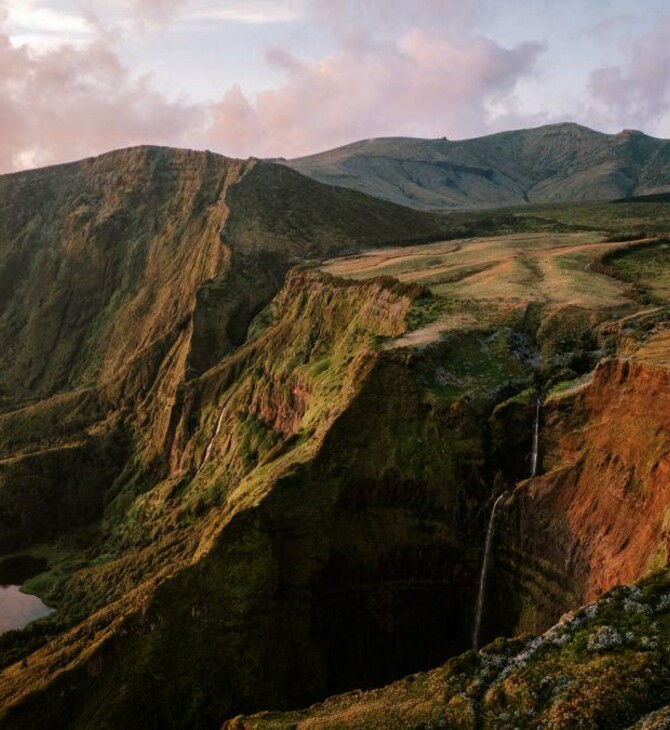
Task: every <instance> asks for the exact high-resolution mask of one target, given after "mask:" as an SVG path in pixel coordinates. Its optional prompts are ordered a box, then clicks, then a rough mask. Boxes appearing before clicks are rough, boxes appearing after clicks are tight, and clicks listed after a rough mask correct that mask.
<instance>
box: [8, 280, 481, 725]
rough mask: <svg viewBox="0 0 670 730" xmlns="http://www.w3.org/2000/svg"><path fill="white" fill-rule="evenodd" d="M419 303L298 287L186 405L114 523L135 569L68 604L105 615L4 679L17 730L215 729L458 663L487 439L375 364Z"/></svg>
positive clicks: (459, 413) (344, 286)
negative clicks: (152, 478)
mask: <svg viewBox="0 0 670 730" xmlns="http://www.w3.org/2000/svg"><path fill="white" fill-rule="evenodd" d="M420 294H421V290H420V289H418V288H417V287H415V286H405V285H401V284H398V283H397V282H392V281H386V282H379V281H372V282H365V283H353V282H352V283H345V282H342V281H339V280H335V279H332V278H331V277H328V276H326V275H323V274H318V273H305V274H299V273H296V272H294V273H292V274H290V275H289V277H288V278H287V280H286V284H285V286H284V288H283V290H282V292H281V293H280V294H279V295H278V296H277V297H276V298H275V299H274V301H273V302H272V305H271V307H270V308H269V310H267V311H266V312H264V313H262V314H261V316H260V317H259V322H258V323H255V324H254V326H253V327H252V331H253V332H255V333H256V336H255V338H254V339H252V340H251V341H250V342H248V343H247V344H245V345H244V346H243V347H241V348H240V349H239V350H238V351H236V352H235V353H234V354H232V355H231V356H229V357H228V358H226V359H225V360H224V361H223V362H222V363H221V364H220V365H218V366H217V367H215V368H213V369H211V370H209V371H208V372H207V373H205V374H204V375H202V376H201V377H199V378H196V379H194V380H192V381H190V382H189V383H187V384H185V385H184V386H183V387H182V389H181V391H180V394H179V397H178V401H177V404H176V406H175V409H174V413H175V414H177V415H175V417H174V418H173V421H172V422H173V425H172V427H171V437H170V440H169V441H170V445H171V448H170V454H169V457H170V458H169V472H168V473H167V478H166V479H164V480H163V481H162V482H160V483H158V484H157V485H156V486H154V487H153V488H152V489H150V490H148V491H147V492H146V493H145V494H143V495H141V496H139V497H135V498H134V500H133V501H132V507H131V508H130V509H127V508H126V509H123V510H122V509H121V504H122V503H123V502H124V500H126V503H127V500H128V499H129V497H128V494H132V490H131V492H130V493H127V492H124V491H123V490H122V491H121V492H120V493H119V495H118V496H117V498H116V500H115V502H114V503H113V504H112V505H111V506H110V508H109V509H108V515H109V518H110V519H111V516H112V515H113V514H117V513H118V514H119V515H122V516H121V517H119V518H118V524H117V526H116V528H115V535H116V537H117V539H119V540H121V541H122V543H123V544H124V545H125V546H126V548H125V550H124V553H123V554H122V556H121V557H119V558H118V559H117V560H114V561H112V562H109V563H107V564H103V565H101V566H100V567H97V568H91V569H88V570H85V571H83V572H82V573H81V574H79V575H77V576H75V578H74V579H73V580H72V581H71V583H70V584H69V586H67V587H66V592H67V593H69V594H70V597H69V602H70V603H69V604H66V605H71V606H72V605H73V604H76V605H77V606H78V607H79V610H80V611H81V607H82V606H88V607H89V611H93V610H94V609H95V608H96V607H99V608H101V610H99V611H98V612H97V613H93V615H91V617H90V618H88V619H84V620H83V622H82V623H81V624H80V625H79V626H77V627H75V628H74V629H72V630H71V631H70V632H69V633H65V634H62V635H61V636H60V637H58V638H57V639H56V640H54V641H52V642H51V643H50V644H47V645H46V646H45V647H44V648H43V649H41V650H39V651H38V652H36V653H34V654H33V655H32V656H31V659H30V666H29V667H21V666H18V665H14V666H13V667H9V668H8V669H6V670H5V672H4V674H3V675H2V677H1V678H0V692H2V704H3V706H4V708H5V713H6V714H5V721H6V722H7V723H11V724H12V726H13V727H17V728H18V727H30V726H32V724H34V722H35V721H36V718H37V717H40V718H41V720H40V721H41V722H47V723H49V722H52V719H53V722H56V718H58V721H59V722H63V721H64V720H67V722H68V723H69V724H70V725H71V726H72V727H87V726H89V725H87V723H91V722H93V723H94V724H95V723H96V722H103V721H104V722H107V723H110V724H111V725H112V726H114V725H117V726H124V727H140V726H142V724H143V723H145V721H146V720H147V718H148V717H152V718H154V719H155V718H160V721H161V723H163V724H167V725H169V724H170V723H174V725H175V726H176V727H179V726H183V725H184V724H188V723H189V722H190V719H189V718H191V717H197V718H199V720H198V721H199V722H202V723H204V726H209V725H214V724H216V723H218V722H221V721H223V719H225V717H227V716H229V715H230V714H231V713H233V712H235V711H239V710H243V709H251V708H258V707H262V706H287V705H295V704H297V703H300V702H304V701H307V700H309V699H312V698H317V697H319V696H324V695H325V694H328V693H332V692H334V691H338V690H340V689H346V688H351V687H352V686H360V685H362V686H371V685H374V684H378V683H382V682H384V681H387V680H389V679H391V678H394V677H397V676H400V675H402V674H404V673H406V672H410V671H415V670H416V669H421V668H427V667H429V666H432V665H433V664H435V663H436V662H439V661H440V658H441V657H443V656H445V655H449V654H453V653H455V652H458V651H460V650H462V649H464V648H466V646H467V637H468V636H469V626H470V622H471V615H470V611H469V610H468V611H466V612H464V611H463V602H464V600H466V601H467V604H468V606H469V605H471V604H473V603H474V600H475V594H474V589H475V585H476V580H477V571H478V562H479V551H478V550H476V549H474V550H473V549H472V548H470V547H469V546H470V545H472V544H476V543H478V542H479V532H480V529H481V513H480V504H481V501H482V499H484V498H485V496H486V495H487V494H488V493H489V490H490V474H489V471H488V468H487V466H486V458H487V449H488V445H487V443H486V429H485V428H484V427H483V424H485V421H486V419H485V416H483V414H482V413H480V412H479V411H478V410H477V409H475V408H467V407H463V406H457V405H452V404H450V403H449V402H446V401H443V400H441V399H440V398H436V396H435V394H434V393H432V392H431V391H430V389H428V388H426V387H425V385H424V384H423V382H422V373H423V368H424V366H423V365H422V363H421V356H417V357H419V359H418V361H416V362H414V360H415V358H414V357H412V356H410V355H408V354H407V353H402V352H400V353H395V352H393V351H388V352H381V351H379V350H378V343H379V342H380V340H383V339H385V338H389V337H397V336H399V335H400V334H402V333H403V332H404V331H405V328H406V325H405V319H406V317H407V314H408V311H409V309H410V306H411V305H412V303H413V301H414V299H415V298H416V297H417V296H418V295H420ZM115 519H116V518H115ZM147 566H151V570H150V572H149V575H146V574H145V575H144V576H142V572H143V571H146V569H147ZM464 597H465V598H464ZM71 610H74V609H71ZM417 617H418V620H417ZM241 657H244V658H243V659H241ZM119 672H122V673H123V675H124V679H123V680H120V679H119V674H118V673H119ZM119 682H120V684H119ZM35 688H40V690H39V692H38V694H37V695H31V694H30V692H32V690H34V689H35ZM198 698H199V699H198ZM194 702H195V704H194ZM45 708H48V710H46V709H45ZM45 718H52V719H45ZM91 718H93V719H91Z"/></svg>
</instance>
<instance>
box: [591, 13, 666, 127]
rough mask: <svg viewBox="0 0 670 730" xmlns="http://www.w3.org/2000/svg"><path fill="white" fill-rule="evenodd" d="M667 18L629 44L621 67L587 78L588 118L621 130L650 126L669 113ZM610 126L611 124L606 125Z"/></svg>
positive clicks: (601, 70) (596, 72)
mask: <svg viewBox="0 0 670 730" xmlns="http://www.w3.org/2000/svg"><path fill="white" fill-rule="evenodd" d="M668 48H670V16H666V17H665V18H664V19H662V20H661V22H659V23H657V24H656V26H655V28H654V29H653V30H652V31H650V32H648V33H645V34H644V35H642V36H640V37H639V38H638V39H637V40H636V41H635V42H634V43H632V44H631V47H630V53H629V56H628V60H627V62H626V63H624V64H620V65H610V66H602V67H600V68H597V69H595V70H594V71H592V72H591V74H590V81H589V93H590V97H591V99H592V102H591V109H590V111H589V113H590V115H591V116H592V118H594V119H596V120H599V121H602V122H603V123H604V124H607V121H608V120H612V119H615V120H616V123H617V125H618V126H619V127H621V126H639V127H646V126H653V125H654V123H655V122H657V121H658V120H659V119H660V118H662V117H663V116H664V115H666V114H667V113H668V110H669V109H670V53H669V52H668ZM608 126H611V123H610V124H609V125H608Z"/></svg>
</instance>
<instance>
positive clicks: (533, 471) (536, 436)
mask: <svg viewBox="0 0 670 730" xmlns="http://www.w3.org/2000/svg"><path fill="white" fill-rule="evenodd" d="M541 408H542V400H541V399H540V396H538V397H537V398H536V400H535V424H534V426H533V454H532V456H531V461H530V464H531V467H530V475H531V477H536V476H537V467H538V462H539V454H540V409H541Z"/></svg>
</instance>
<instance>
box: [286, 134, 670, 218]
mask: <svg viewBox="0 0 670 730" xmlns="http://www.w3.org/2000/svg"><path fill="white" fill-rule="evenodd" d="M281 162H283V164H286V165H288V166H290V167H292V168H293V169H295V170H298V171H299V172H301V173H303V174H305V175H307V176H309V177H312V178H314V179H316V180H319V181H321V182H326V183H328V184H331V185H339V186H341V187H349V188H352V189H355V190H359V191H361V192H366V193H368V194H369V195H374V196H376V197H379V198H382V199H384V200H389V201H392V202H395V203H399V204H401V205H407V206H409V207H413V208H418V209H425V210H459V209H469V208H486V207H505V206H516V205H524V204H528V203H553V202H582V201H588V200H613V199H616V198H628V197H633V196H636V195H644V194H653V193H661V192H666V191H667V190H669V189H670V141H668V140H664V139H659V138H656V137H651V136H649V135H647V134H645V133H643V132H640V131H638V130H629V129H624V130H622V131H621V132H619V133H617V134H606V133H604V132H598V131H596V130H593V129H589V128H588V127H584V126H582V125H578V124H574V123H560V124H551V125H546V126H543V127H536V128H530V129H521V130H512V131H506V132H498V133H496V134H492V135H486V136H482V137H475V138H472V139H466V140H456V141H451V140H448V139H447V138H446V137H443V138H436V139H421V138H412V137H382V138H377V139H369V140H362V141H360V142H354V143H352V144H349V145H345V146H343V147H338V148H335V149H333V150H328V151H325V152H322V153H317V154H315V155H309V156H306V157H299V158H296V159H292V160H282V161H281Z"/></svg>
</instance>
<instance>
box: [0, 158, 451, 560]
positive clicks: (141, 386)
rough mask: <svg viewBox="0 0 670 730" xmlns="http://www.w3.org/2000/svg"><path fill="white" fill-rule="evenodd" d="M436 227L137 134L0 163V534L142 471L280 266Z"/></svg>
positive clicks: (72, 514)
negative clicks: (79, 154)
mask: <svg viewBox="0 0 670 730" xmlns="http://www.w3.org/2000/svg"><path fill="white" fill-rule="evenodd" d="M443 229H444V225H443V223H442V222H441V220H440V219H437V218H434V217H431V216H425V215H421V214H418V213H416V212H415V211H410V210H407V209H404V208H399V207H397V206H393V205H390V204H386V203H382V202H380V201H376V200H374V199H371V198H367V197H365V196H361V195H360V194H357V193H354V192H352V191H347V190H341V189H332V188H328V187H326V186H323V185H321V184H320V183H315V182H313V181H310V180H308V179H306V178H304V177H302V176H301V175H299V174H298V173H295V172H293V171H291V170H288V169H287V168H285V167H281V166H277V165H272V164H269V163H262V162H257V161H253V160H252V161H248V162H242V161H239V160H228V159H226V158H224V157H220V156H218V155H213V154H210V153H196V152H189V151H184V150H171V149H162V148H134V149H130V150H122V151H119V152H113V153H109V154H107V155H103V156H101V157H98V158H94V159H91V160H85V161H83V162H80V163H74V164H70V165H63V166H57V167H52V168H46V169H44V170H36V171H32V172H26V173H20V174H16V175H7V176H4V177H1V178H0V282H2V286H1V287H0V298H1V299H2V305H3V306H2V310H1V313H0V339H1V340H2V342H3V348H2V351H1V352H0V407H1V408H2V411H3V412H2V413H0V433H2V437H1V438H2V440H3V444H2V451H1V452H0V524H1V525H3V529H2V530H0V546H2V548H3V549H9V548H11V547H17V546H18V545H20V544H29V543H30V542H33V541H35V540H38V539H41V538H44V537H51V536H53V535H57V534H60V533H61V532H62V531H63V530H64V529H68V528H69V527H73V526H78V525H82V524H86V523H89V522H91V521H92V520H93V519H95V518H99V517H100V516H101V515H102V511H103V509H104V507H105V506H106V505H107V504H108V503H109V502H110V501H111V500H112V499H114V498H115V496H116V495H117V494H118V493H119V492H121V491H123V489H124V487H127V484H128V483H129V482H132V483H133V484H134V485H135V486H134V487H133V489H136V490H141V489H144V488H146V487H147V486H148V485H149V484H151V482H152V481H154V482H155V481H156V480H157V478H158V476H159V475H160V474H161V473H163V471H164V469H165V463H166V459H167V458H168V457H167V454H169V449H170V443H169V438H171V437H170V433H169V432H170V428H171V423H172V418H173V415H172V409H173V407H174V404H175V401H176V397H177V392H178V390H179V388H180V386H181V385H182V384H183V383H185V382H187V381H188V380H190V379H192V378H193V377H195V376H197V375H198V374H200V373H202V372H204V371H205V370H206V369H208V368H209V367H211V366H212V365H214V364H215V363H217V362H218V361H219V360H220V359H221V358H222V357H223V356H224V355H225V354H226V353H228V352H230V351H231V350H233V349H234V348H235V347H237V346H239V345H240V344H241V343H242V342H244V340H245V338H246V332H247V327H248V325H249V323H250V321H251V320H252V318H253V316H254V315H255V314H256V313H257V312H258V311H259V310H260V309H262V308H263V307H264V306H265V305H266V304H267V303H268V302H269V301H270V300H271V299H272V297H273V296H274V295H275V294H276V293H277V291H279V289H280V288H281V286H282V282H283V278H284V276H285V274H286V272H287V271H288V269H289V267H290V266H291V265H295V264H296V263H299V262H301V261H305V260H308V259H313V258H318V257H321V256H324V255H332V254H334V253H335V252H337V251H343V250H344V251H348V250H356V248H357V247H359V246H375V245H379V244H383V243H387V242H389V241H395V240H401V241H402V240H405V241H407V242H414V241H417V240H422V239H424V240H425V239H431V238H434V237H439V235H440V232H441V231H442V230H443ZM131 462H132V466H131ZM124 469H125V472H124ZM129 470H131V471H132V470H134V472H135V473H134V477H133V479H131V478H130V473H129ZM140 472H142V473H145V474H147V476H146V480H141V479H139V477H138V474H139V473H140ZM117 478H118V481H117ZM125 498H126V497H124V499H125ZM127 498H128V499H131V497H127Z"/></svg>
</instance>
